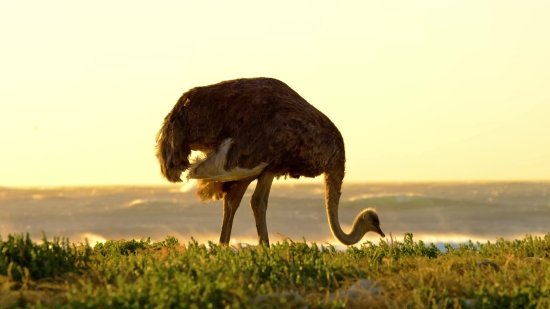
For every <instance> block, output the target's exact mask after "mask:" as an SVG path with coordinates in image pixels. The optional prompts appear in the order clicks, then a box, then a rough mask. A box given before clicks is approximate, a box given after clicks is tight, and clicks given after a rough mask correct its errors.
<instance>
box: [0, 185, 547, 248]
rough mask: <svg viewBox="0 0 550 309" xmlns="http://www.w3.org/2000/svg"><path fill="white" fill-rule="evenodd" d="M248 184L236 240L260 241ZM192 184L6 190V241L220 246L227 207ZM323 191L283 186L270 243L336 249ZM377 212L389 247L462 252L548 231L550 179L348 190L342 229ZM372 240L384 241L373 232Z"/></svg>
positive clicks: (272, 204)
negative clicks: (400, 244)
mask: <svg viewBox="0 0 550 309" xmlns="http://www.w3.org/2000/svg"><path fill="white" fill-rule="evenodd" d="M254 186H255V184H254V183H253V184H251V186H250V188H249V189H248V191H247V193H246V195H245V197H244V198H243V201H242V203H241V207H240V208H239V211H238V212H237V215H236V217H235V222H234V224H233V232H232V237H231V242H232V243H247V244H253V245H254V244H256V243H257V234H256V227H255V223H254V217H253V215H252V212H251V210H250V206H249V205H250V204H249V202H250V196H251V195H252V192H253V189H254ZM194 189H195V186H194V183H192V182H191V183H188V184H184V185H166V186H97V187H56V188H54V187H52V188H6V187H0V237H3V238H4V239H5V236H6V235H7V234H20V233H29V234H30V236H31V237H32V238H33V240H36V241H40V239H41V235H42V232H45V234H46V236H47V237H48V238H49V239H51V238H53V237H54V236H58V237H68V238H69V240H70V241H71V242H85V241H86V240H88V242H89V243H90V244H91V245H93V244H95V243H96V242H104V241H106V240H119V239H147V238H150V239H151V240H152V241H160V240H164V239H165V238H166V237H167V236H174V237H176V238H177V239H179V241H180V243H187V242H188V241H190V240H191V237H193V238H194V239H195V240H197V241H198V242H200V243H206V242H208V241H212V242H215V243H217V242H218V239H219V233H220V227H221V216H222V208H221V201H216V202H210V203H207V204H204V203H202V202H201V201H200V200H199V199H198V198H197V197H196V196H195V190H194ZM323 194H324V185H323V184H322V183H303V184H300V183H299V182H296V181H295V182H291V183H289V182H286V183H285V181H276V183H275V184H274V186H273V188H272V190H271V195H270V199H269V206H268V211H267V223H268V230H269V236H270V241H271V243H276V242H278V241H283V239H285V238H287V237H288V238H290V239H292V240H294V241H302V240H303V239H305V240H306V241H307V242H315V243H317V244H319V245H320V244H332V245H334V246H335V247H337V248H339V249H344V248H345V246H343V245H341V244H340V243H339V242H338V241H337V240H336V239H335V238H334V237H333V236H332V234H331V231H330V228H329V226H328V221H327V217H326V213H325V202H324V195H323ZM367 207H374V208H375V209H376V210H377V212H378V214H379V217H380V221H381V228H382V230H383V231H384V233H385V234H386V241H393V240H401V241H402V240H403V236H404V234H405V233H412V234H413V239H414V240H415V241H418V240H422V241H424V242H425V243H428V244H429V243H434V244H436V246H438V248H440V249H443V247H444V244H445V243H449V244H451V245H453V246H457V245H459V244H461V243H466V242H468V241H472V242H474V243H476V242H482V243H485V242H487V241H490V242H494V241H495V240H497V239H498V238H500V237H502V238H504V239H520V238H523V237H525V235H526V234H530V235H533V236H542V235H545V234H547V233H549V232H550V182H486V183H482V182H471V183H465V182H462V183H459V182H457V183H344V185H343V188H342V197H341V202H340V207H339V217H340V223H341V225H342V228H343V229H344V231H346V232H349V231H350V228H351V224H352V222H353V220H354V218H355V216H356V215H357V214H358V213H359V212H360V211H361V210H363V209H364V208H367ZM365 241H371V242H374V243H378V242H379V241H380V236H378V235H376V234H372V233H369V234H367V235H366V236H365V237H364V238H363V240H362V241H361V242H360V243H359V244H357V245H358V246H359V245H361V244H362V243H364V242H365Z"/></svg>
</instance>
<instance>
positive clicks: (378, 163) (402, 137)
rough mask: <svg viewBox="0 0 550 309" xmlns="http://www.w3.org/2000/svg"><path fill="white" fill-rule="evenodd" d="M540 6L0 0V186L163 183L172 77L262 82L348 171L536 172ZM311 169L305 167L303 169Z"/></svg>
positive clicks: (467, 176) (487, 175)
mask: <svg viewBox="0 0 550 309" xmlns="http://www.w3.org/2000/svg"><path fill="white" fill-rule="evenodd" d="M548 16H550V2H549V1H547V0H531V1H506V0H499V1H437V0H435V1H422V0H419V1H345V2H344V1H338V2H336V1H299V2H297V1H277V2H268V1H162V2H150V1H47V2H37V1H2V2H0V29H2V30H0V53H1V57H0V138H1V139H0V145H1V146H0V147H1V148H0V186H66V185H112V184H128V185H135V184H168V183H167V181H166V180H164V179H163V178H162V177H161V175H160V170H159V165H158V162H157V161H156V158H155V155H154V152H155V150H154V146H155V134H156V132H157V131H158V130H159V129H160V125H161V123H162V120H163V118H164V116H165V115H166V114H167V113H168V112H169V111H170V109H171V108H172V107H173V105H174V104H175V103H176V101H177V99H178V98H179V96H180V95H181V94H182V93H183V92H185V91H187V90H188V89H189V88H192V87H195V86H202V85H208V84H213V83H217V82H220V81H222V80H228V79H234V78H241V77H258V76H266V77H273V78H277V79H280V80H282V81H284V82H285V83H287V84H288V85H289V86H290V87H292V88H293V89H294V90H296V91H297V92H298V93H300V94H301V95H302V97H304V98H305V99H306V100H307V101H308V102H310V103H311V104H313V105H314V106H316V107H317V108H318V109H319V110H321V111H322V112H323V113H325V114H326V115H327V116H328V117H329V118H330V119H331V120H333V122H334V123H335V124H336V126H337V127H338V128H339V129H340V131H341V133H342V135H343V137H344V141H345V144H346V155H347V174H346V178H345V181H349V182H373V181H374V182H385V181H487V180H496V181H499V180H549V179H550V134H549V133H550V86H549V84H550V34H549V32H548V29H550V18H548ZM314 181H320V178H317V179H315V180H314Z"/></svg>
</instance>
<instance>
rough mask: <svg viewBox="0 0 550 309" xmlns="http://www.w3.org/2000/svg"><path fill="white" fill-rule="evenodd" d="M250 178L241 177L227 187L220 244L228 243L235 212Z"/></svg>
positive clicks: (250, 180)
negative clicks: (241, 178)
mask: <svg viewBox="0 0 550 309" xmlns="http://www.w3.org/2000/svg"><path fill="white" fill-rule="evenodd" d="M252 180H253V179H243V180H239V181H237V182H235V183H234V184H233V185H232V186H231V188H230V189H229V192H227V193H226V194H225V196H224V197H223V219H222V232H221V235H220V244H228V243H229V239H230V238H231V229H232V227H233V219H234V218H235V213H236V212H237V209H238V208H239V205H240V204H241V200H242V198H243V195H244V193H245V192H246V188H248V185H249V184H250V183H251V182H252Z"/></svg>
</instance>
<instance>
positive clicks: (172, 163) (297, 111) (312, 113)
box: [156, 77, 385, 246]
mask: <svg viewBox="0 0 550 309" xmlns="http://www.w3.org/2000/svg"><path fill="white" fill-rule="evenodd" d="M156 143H157V145H156V148H157V153H156V156H157V158H158V161H159V164H160V170H161V173H162V175H163V176H164V177H165V178H166V179H167V180H168V181H170V182H181V181H182V180H181V174H182V172H184V171H187V172H188V173H187V178H188V180H189V179H197V181H198V187H197V196H198V197H199V198H200V199H201V200H203V201H204V202H208V201H210V200H219V199H222V200H223V202H222V207H223V219H222V227H221V233H220V244H228V243H229V240H230V236H231V228H232V225H233V218H234V217H235V213H236V211H237V209H238V207H239V205H240V202H241V199H242V197H243V195H244V193H245V191H246V189H247V188H248V186H249V184H250V183H251V182H252V181H253V180H257V185H256V188H255V190H254V193H253V195H252V198H251V201H250V204H251V205H250V206H251V208H252V212H253V214H254V219H255V221H256V229H257V232H258V238H259V242H260V243H264V244H265V245H267V246H269V237H268V233H267V223H266V210H267V201H268V197H269V192H270V189H271V185H272V183H273V179H274V178H279V177H280V176H284V177H285V178H286V177H291V178H299V177H300V176H304V177H316V176H319V175H321V174H322V173H324V180H325V203H326V211H327V216H328V223H329V226H330V229H331V231H332V234H333V235H334V237H335V238H336V239H338V240H339V241H340V242H342V243H343V244H346V245H353V244H356V243H357V242H359V241H360V240H361V238H363V236H364V235H365V234H366V233H367V232H369V231H372V232H376V233H378V234H379V235H381V236H382V237H385V235H384V233H383V232H382V230H381V229H380V221H379V219H378V215H377V213H376V211H375V210H374V209H370V208H367V209H365V210H363V211H362V212H361V213H359V215H358V216H357V217H356V219H355V221H354V222H353V226H352V230H351V233H350V234H346V233H345V232H344V231H343V230H342V228H341V227H340V223H339V220H338V205H339V200H340V194H341V192H340V189H341V186H342V181H343V178H344V173H345V171H344V169H345V161H346V158H345V151H344V140H343V138H342V135H341V134H340V131H339V130H338V129H337V128H336V126H335V125H334V124H333V123H332V121H331V120H330V119H329V118H328V117H327V116H325V115H324V114H323V113H321V112H320V111H319V110H317V109H316V108H315V107H313V106H312V105H311V104H309V103H308V102H307V101H306V100H305V99H303V98H302V97H301V96H300V95H299V94H298V93H296V92H295V91H294V90H292V89H291V88H290V87H289V86H288V85H286V84H285V83H283V82H281V81H279V80H277V79H273V78H263V77H262V78H241V79H235V80H228V81H223V82H220V83H217V84H213V85H208V86H203V87H195V88H192V89H190V90H189V91H187V92H185V93H184V94H183V95H182V96H181V97H180V98H179V100H178V101H177V103H176V104H175V106H174V107H173V108H172V110H171V111H170V113H168V115H167V116H166V117H165V118H164V122H163V124H162V127H161V129H160V130H159V132H158V133H157V136H156ZM192 150H196V151H201V152H202V153H203V155H202V156H198V157H196V158H194V159H192V158H191V159H190V158H189V157H190V154H191V151H192Z"/></svg>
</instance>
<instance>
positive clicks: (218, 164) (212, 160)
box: [187, 138, 267, 182]
mask: <svg viewBox="0 0 550 309" xmlns="http://www.w3.org/2000/svg"><path fill="white" fill-rule="evenodd" d="M232 143H233V140H232V139H231V138H228V139H226V140H224V141H223V142H222V143H221V145H220V146H219V147H218V149H217V150H216V151H214V152H210V153H208V154H203V157H197V158H195V162H193V163H192V164H191V166H190V168H189V173H188V174H187V177H188V178H192V179H202V180H203V181H222V182H225V181H232V180H240V179H244V178H248V177H252V176H257V175H259V174H260V173H261V172H262V170H263V169H264V168H265V167H266V166H267V163H261V164H260V165H258V166H256V167H254V168H251V169H247V168H241V167H236V168H234V169H232V170H230V171H226V170H225V169H224V166H225V162H226V161H227V152H228V151H229V148H230V147H231V144H232Z"/></svg>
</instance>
